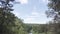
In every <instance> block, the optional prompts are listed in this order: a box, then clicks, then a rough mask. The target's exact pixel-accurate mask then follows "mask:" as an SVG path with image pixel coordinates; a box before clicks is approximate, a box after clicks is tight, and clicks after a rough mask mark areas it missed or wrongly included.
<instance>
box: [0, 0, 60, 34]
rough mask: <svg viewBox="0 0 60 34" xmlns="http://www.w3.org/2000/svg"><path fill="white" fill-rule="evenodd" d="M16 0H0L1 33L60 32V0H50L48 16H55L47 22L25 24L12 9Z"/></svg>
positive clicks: (50, 33)
mask: <svg viewBox="0 0 60 34" xmlns="http://www.w3.org/2000/svg"><path fill="white" fill-rule="evenodd" d="M14 1H15V0H5V1H3V0H0V34H60V0H48V1H50V2H49V3H48V4H47V5H48V7H49V9H48V10H46V12H45V13H46V15H47V16H46V17H47V18H53V19H52V20H51V21H49V22H48V23H46V24H25V23H24V21H23V19H21V18H18V17H17V16H15V14H13V13H12V12H11V11H14V9H12V7H13V4H10V2H12V3H13V2H14Z"/></svg>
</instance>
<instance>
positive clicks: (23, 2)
mask: <svg viewBox="0 0 60 34" xmlns="http://www.w3.org/2000/svg"><path fill="white" fill-rule="evenodd" d="M18 1H19V2H20V3H21V4H27V3H28V0H18Z"/></svg>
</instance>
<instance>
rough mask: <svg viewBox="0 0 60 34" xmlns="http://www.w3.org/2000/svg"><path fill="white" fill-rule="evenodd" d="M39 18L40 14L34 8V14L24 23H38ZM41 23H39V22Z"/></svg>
mask: <svg viewBox="0 0 60 34" xmlns="http://www.w3.org/2000/svg"><path fill="white" fill-rule="evenodd" d="M38 17H39V12H37V10H36V9H35V7H34V8H33V10H32V12H31V14H30V15H28V16H27V17H26V18H25V19H24V21H25V23H36V22H38V21H37V20H36V19H38ZM38 23H39V22H38Z"/></svg>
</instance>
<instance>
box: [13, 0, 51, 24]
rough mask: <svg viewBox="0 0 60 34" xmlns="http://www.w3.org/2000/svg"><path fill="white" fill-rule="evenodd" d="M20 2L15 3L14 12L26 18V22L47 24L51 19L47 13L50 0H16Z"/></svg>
mask: <svg viewBox="0 0 60 34" xmlns="http://www.w3.org/2000/svg"><path fill="white" fill-rule="evenodd" d="M16 1H17V2H20V4H15V5H14V7H13V8H14V11H13V13H14V14H15V15H16V16H17V17H19V18H21V19H23V20H24V23H30V24H45V23H46V22H47V21H49V20H51V19H50V18H47V17H46V15H45V11H46V10H47V9H48V7H47V3H48V0H16Z"/></svg>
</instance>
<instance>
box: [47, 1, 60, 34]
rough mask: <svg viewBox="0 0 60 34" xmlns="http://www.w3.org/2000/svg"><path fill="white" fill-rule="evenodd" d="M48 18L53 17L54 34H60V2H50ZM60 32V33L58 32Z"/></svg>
mask: <svg viewBox="0 0 60 34" xmlns="http://www.w3.org/2000/svg"><path fill="white" fill-rule="evenodd" d="M49 1H50V2H49V3H48V7H49V9H48V11H46V14H47V17H53V27H54V34H60V33H59V32H60V29H59V28H60V27H59V26H60V25H59V24H60V0H49ZM58 23H59V24H58ZM58 30H59V31H58Z"/></svg>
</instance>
